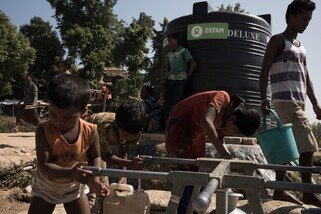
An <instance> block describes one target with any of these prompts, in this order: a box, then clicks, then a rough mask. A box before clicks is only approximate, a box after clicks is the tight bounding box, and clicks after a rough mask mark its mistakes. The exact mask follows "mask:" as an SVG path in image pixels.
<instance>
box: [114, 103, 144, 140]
mask: <svg viewBox="0 0 321 214" xmlns="http://www.w3.org/2000/svg"><path fill="white" fill-rule="evenodd" d="M146 120H147V116H146V113H145V110H144V107H143V105H142V104H141V103H139V102H130V103H129V102H127V103H123V104H121V105H120V106H119V107H118V109H117V112H116V124H117V126H118V128H120V129H121V130H123V131H125V132H127V133H129V134H138V133H139V132H141V131H142V129H143V128H144V126H145V123H146Z"/></svg>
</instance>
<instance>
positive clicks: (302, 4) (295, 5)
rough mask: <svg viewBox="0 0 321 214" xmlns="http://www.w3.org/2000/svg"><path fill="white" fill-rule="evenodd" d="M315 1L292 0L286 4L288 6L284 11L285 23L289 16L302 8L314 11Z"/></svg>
mask: <svg viewBox="0 0 321 214" xmlns="http://www.w3.org/2000/svg"><path fill="white" fill-rule="evenodd" d="M314 9H315V3H314V2H313V1H310V0H294V1H293V2H292V3H291V4H289V5H288V8H287V10H286V13H285V20H286V23H287V24H288V23H289V16H290V15H296V14H298V13H299V12H301V11H302V10H309V11H314Z"/></svg>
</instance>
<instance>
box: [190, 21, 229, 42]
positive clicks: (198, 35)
mask: <svg viewBox="0 0 321 214" xmlns="http://www.w3.org/2000/svg"><path fill="white" fill-rule="evenodd" d="M227 33H228V23H199V24H191V25H188V26H187V40H201V39H227V38H228V35H227Z"/></svg>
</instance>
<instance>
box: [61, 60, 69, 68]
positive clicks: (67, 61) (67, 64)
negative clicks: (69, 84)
mask: <svg viewBox="0 0 321 214" xmlns="http://www.w3.org/2000/svg"><path fill="white" fill-rule="evenodd" d="M59 63H62V64H64V66H66V67H67V69H68V70H69V69H70V68H71V63H70V62H69V60H61V61H59Z"/></svg>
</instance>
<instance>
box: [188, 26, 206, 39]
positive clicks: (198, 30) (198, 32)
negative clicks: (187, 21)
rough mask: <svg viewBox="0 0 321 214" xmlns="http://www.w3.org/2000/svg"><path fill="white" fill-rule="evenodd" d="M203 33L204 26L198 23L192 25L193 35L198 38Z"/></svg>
mask: <svg viewBox="0 0 321 214" xmlns="http://www.w3.org/2000/svg"><path fill="white" fill-rule="evenodd" d="M202 34H203V28H202V27H201V26H199V25H196V26H194V27H192V30H191V35H192V37H194V38H198V37H200V36H202Z"/></svg>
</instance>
